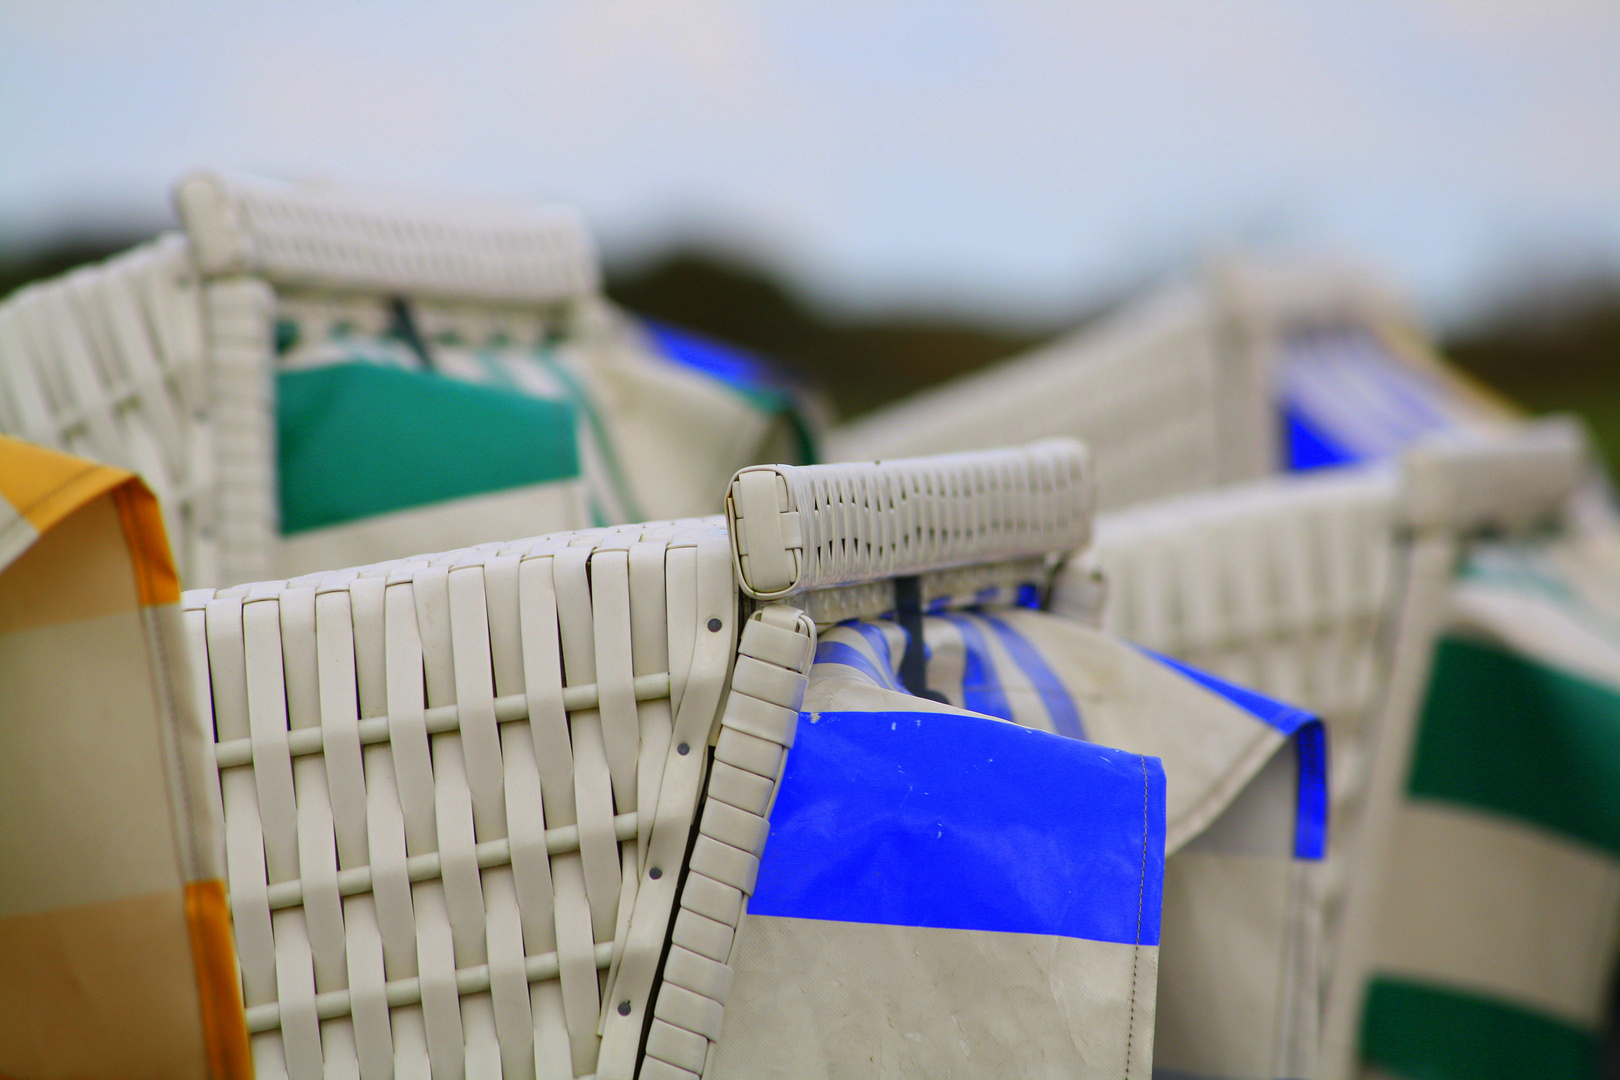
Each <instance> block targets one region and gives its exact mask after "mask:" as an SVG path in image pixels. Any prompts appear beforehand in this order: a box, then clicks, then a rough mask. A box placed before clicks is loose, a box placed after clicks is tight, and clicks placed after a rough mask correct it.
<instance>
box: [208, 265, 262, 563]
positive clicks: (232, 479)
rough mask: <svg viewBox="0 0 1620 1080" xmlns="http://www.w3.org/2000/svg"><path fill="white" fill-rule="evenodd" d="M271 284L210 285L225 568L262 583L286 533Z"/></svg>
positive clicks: (221, 546)
mask: <svg viewBox="0 0 1620 1080" xmlns="http://www.w3.org/2000/svg"><path fill="white" fill-rule="evenodd" d="M273 308H274V298H273V297H272V295H271V292H270V287H269V286H268V285H266V284H265V283H264V282H262V281H256V280H253V279H250V278H233V279H224V280H220V281H215V282H211V283H210V284H209V285H208V286H207V287H206V288H204V290H203V320H204V326H205V332H206V336H207V342H208V357H209V381H210V391H211V394H212V406H211V408H212V414H211V415H212V419H213V432H212V438H213V451H214V468H215V477H216V488H215V490H216V492H217V502H216V507H217V510H216V514H217V516H216V518H215V521H216V529H217V533H218V537H219V560H220V561H219V574H220V577H221V579H222V580H224V581H227V582H236V581H254V580H257V579H261V578H263V577H265V576H266V575H267V574H268V573H269V572H270V568H271V567H272V566H273V565H274V553H275V544H276V541H277V537H278V535H279V525H278V520H277V519H278V516H279V512H278V503H277V500H276V486H275V453H276V449H275V448H276V434H275V406H274V402H275V397H274V390H273V388H272V385H271V358H272V354H273V346H272V341H271V325H270V323H271V312H272V310H273Z"/></svg>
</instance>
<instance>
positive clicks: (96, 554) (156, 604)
mask: <svg viewBox="0 0 1620 1080" xmlns="http://www.w3.org/2000/svg"><path fill="white" fill-rule="evenodd" d="M179 599H180V586H179V582H178V580H177V577H176V574H175V570H174V562H173V559H172V558H171V556H170V553H169V546H168V542H167V540H166V538H165V536H164V531H163V524H162V520H161V518H160V517H159V514H158V508H157V502H156V500H155V499H154V498H153V497H152V494H151V493H150V492H149V491H148V490H147V489H146V487H145V485H144V484H142V483H141V481H140V480H139V479H138V478H137V477H135V476H134V475H132V474H131V473H127V472H124V471H122V470H119V469H113V468H109V467H107V466H104V465H98V464H95V463H93V462H89V461H84V460H82V459H79V458H74V457H69V456H67V455H64V454H59V453H56V452H54V451H50V450H45V449H42V448H40V447H37V446H33V445H31V444H29V443H24V442H19V441H17V440H14V439H7V438H4V437H0V822H4V827H3V828H0V1076H5V1077H8V1078H15V1080H54V1078H58V1077H60V1078H64V1080H65V1078H68V1077H106V1078H109V1080H111V1078H118V1080H125V1078H132V1077H164V1078H176V1080H178V1078H190V1077H210V1078H212V1080H234V1078H238V1077H241V1078H246V1077H249V1076H251V1075H252V1071H251V1066H250V1064H249V1060H248V1053H247V1028H246V1025H245V1023H244V1021H243V1014H242V1004H241V995H240V991H239V989H238V986H237V976H236V959H235V956H234V952H233V945H232V938H231V929H230V917H229V914H228V910H227V908H226V903H225V892H224V885H223V883H222V879H223V877H224V873H223V869H224V852H223V844H222V842H221V837H220V835H219V826H218V824H217V822H218V821H219V819H220V812H219V809H218V799H219V792H218V788H217V787H216V786H213V785H211V784H210V783H209V772H208V756H207V755H208V752H209V750H210V744H211V742H212V739H211V736H210V734H209V733H208V732H206V731H205V730H204V729H203V727H202V723H201V720H200V719H199V716H198V713H197V711H196V709H195V708H194V707H193V705H192V701H193V696H192V695H193V693H194V688H193V687H192V686H190V685H189V676H188V674H187V673H188V668H187V666H186V651H185V647H184V644H183V641H182V636H181V620H180V610H179V606H178V601H179Z"/></svg>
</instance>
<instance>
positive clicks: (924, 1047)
mask: <svg viewBox="0 0 1620 1080" xmlns="http://www.w3.org/2000/svg"><path fill="white" fill-rule="evenodd" d="M840 667H841V666H840V665H837V664H828V663H822V664H818V665H817V667H816V668H814V669H812V671H813V682H812V686H811V689H810V691H809V693H808V695H807V697H806V699H805V706H804V711H803V713H802V714H801V717H800V723H799V726H798V736H797V739H796V742H795V744H794V747H793V750H792V752H791V753H790V754H789V756H788V763H787V767H786V770H785V771H784V773H783V778H782V783H781V788H780V790H779V792H778V796H777V799H776V803H775V807H774V809H773V810H772V816H771V837H770V840H769V841H768V842H767V844H766V848H765V854H764V856H763V858H762V859H761V862H760V870H759V878H758V885H757V889H756V891H755V893H754V896H753V899H752V900H751V902H750V904H749V918H748V920H747V922H746V923H745V925H744V928H743V930H742V931H741V933H740V934H739V943H738V947H737V950H736V952H735V954H734V964H735V967H736V971H737V975H736V980H737V981H736V985H735V987H734V989H733V992H732V995H731V1002H730V1004H729V1005H728V1006H727V1013H726V1020H725V1030H724V1034H723V1036H722V1039H721V1041H720V1043H719V1045H718V1050H717V1056H716V1058H715V1061H714V1067H713V1069H712V1070H711V1073H710V1075H711V1076H716V1077H832V1076H850V1075H863V1076H924V1075H926V1076H940V1077H958V1076H960V1077H968V1076H1042V1077H1045V1076H1051V1077H1058V1076H1063V1077H1118V1076H1121V1075H1123V1076H1127V1077H1144V1078H1145V1077H1147V1076H1149V1075H1150V1072H1151V1065H1152V1029H1153V1010H1154V1004H1153V1003H1154V1000H1155V982H1156V972H1157V962H1158V948H1157V943H1158V932H1159V925H1158V909H1159V901H1160V896H1159V889H1160V884H1161V880H1162V872H1163V854H1162V853H1163V838H1164V833H1163V828H1164V818H1163V807H1164V802H1163V799H1164V788H1163V783H1164V781H1163V772H1162V770H1161V769H1160V767H1159V763H1158V762H1157V761H1155V760H1154V759H1152V758H1149V757H1145V756H1142V755H1139V754H1132V753H1125V752H1121V751H1115V750H1109V749H1106V748H1103V747H1099V746H1094V745H1090V744H1086V743H1083V742H1078V741H1074V740H1069V739H1062V738H1056V737H1054V736H1052V735H1050V734H1047V733H1044V732H1038V731H1031V730H1028V729H1023V728H1019V727H1017V726H1015V725H1012V724H1007V723H1004V722H999V721H996V720H993V719H990V718H987V717H982V716H975V715H972V714H970V713H967V712H965V711H963V710H960V709H955V708H950V707H947V706H940V705H937V704H935V703H931V702H923V701H920V699H917V698H913V697H911V696H909V695H906V694H904V693H900V692H896V691H893V690H889V689H885V688H882V687H878V686H874V685H872V684H870V683H866V684H865V685H863V682H864V680H863V678H862V677H861V676H859V675H857V676H855V677H853V678H850V677H841V676H840V675H839V673H838V672H839V670H840ZM829 669H831V671H830V672H829ZM814 673H821V675H822V677H820V678H814ZM829 676H830V677H829Z"/></svg>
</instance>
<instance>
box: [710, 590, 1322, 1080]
mask: <svg viewBox="0 0 1620 1080" xmlns="http://www.w3.org/2000/svg"><path fill="white" fill-rule="evenodd" d="M924 637H925V640H926V642H927V646H928V650H929V659H928V667H927V671H928V676H927V678H928V688H929V689H930V690H932V691H937V692H938V693H940V694H941V695H943V697H944V698H945V702H946V703H945V704H940V703H934V702H930V701H928V700H926V699H923V698H918V697H903V696H901V695H904V694H905V693H906V691H905V689H904V687H903V686H902V685H901V682H900V676H899V671H900V660H901V657H902V656H903V654H904V651H905V644H906V635H905V632H904V631H903V630H902V629H901V627H900V626H899V625H898V624H896V623H894V622H888V621H864V622H858V623H850V624H844V625H841V626H838V627H835V628H833V629H830V630H827V631H824V632H823V633H822V635H821V637H820V641H819V644H818V646H817V664H816V666H815V667H814V668H812V670H811V682H810V689H809V692H808V694H807V696H806V705H805V710H806V712H805V717H804V720H803V721H802V722H801V730H803V731H805V732H807V733H814V732H816V731H817V730H818V725H817V724H816V723H813V722H811V721H812V720H813V718H814V717H815V716H816V715H817V711H818V707H819V708H821V709H827V710H834V709H837V710H861V711H863V712H867V713H876V714H880V715H887V714H888V713H890V712H894V713H896V714H897V715H895V716H894V717H892V718H891V720H890V722H891V723H894V724H895V725H896V729H895V730H896V731H897V732H898V730H899V729H900V728H903V727H905V726H906V723H907V722H915V718H916V717H918V716H925V715H932V714H935V713H940V712H945V711H947V710H955V709H965V710H968V711H971V712H974V713H976V714H979V715H984V716H994V717H997V718H999V719H1002V720H1006V721H1012V722H1013V723H1016V724H1018V725H1019V726H1021V727H1026V728H1032V729H1036V730H1039V731H1044V732H1048V733H1051V734H1056V735H1061V736H1063V737H1065V738H1067V739H1070V740H1074V741H1079V742H1082V743H1091V744H1094V745H1096V746H1099V747H1104V746H1105V747H1111V748H1116V749H1118V750H1122V751H1125V752H1127V753H1133V754H1142V755H1147V756H1150V757H1157V758H1159V759H1161V760H1162V761H1163V763H1164V772H1165V777H1166V816H1165V837H1166V856H1167V861H1166V865H1165V880H1164V890H1165V891H1164V912H1163V923H1162V931H1163V932H1162V939H1161V940H1162V941H1163V943H1164V947H1163V948H1162V950H1160V961H1159V992H1158V998H1157V1016H1156V1030H1157V1034H1156V1037H1155V1040H1154V1051H1153V1053H1154V1067H1155V1069H1156V1070H1158V1073H1157V1074H1158V1075H1163V1074H1165V1073H1168V1074H1170V1075H1190V1076H1209V1077H1234V1078H1238V1077H1244V1078H1246V1077H1263V1078H1277V1077H1288V1076H1299V1075H1306V1074H1307V1070H1308V1069H1309V1068H1310V1066H1311V1064H1312V1060H1313V1053H1314V1048H1315V1039H1316V1023H1317V1013H1318V1010H1319V1008H1320V1002H1319V997H1318V994H1317V988H1316V983H1315V979H1316V957H1315V954H1314V948H1315V942H1316V933H1317V920H1318V918H1319V914H1320V913H1319V911H1318V909H1317V903H1318V897H1317V894H1316V890H1315V887H1314V882H1313V879H1314V871H1315V868H1316V866H1317V863H1318V861H1319V859H1320V857H1321V855H1322V853H1323V845H1324V843H1325V820H1326V786H1325V785H1326V774H1325V765H1326V762H1325V751H1324V747H1323V743H1322V737H1321V726H1320V724H1318V723H1317V722H1316V721H1315V720H1314V719H1313V718H1311V717H1309V716H1308V715H1306V714H1304V713H1302V712H1300V711H1299V710H1296V709H1292V708H1290V707H1288V706H1283V705H1279V704H1278V703H1275V702H1270V701H1268V700H1266V699H1264V698H1261V697H1259V696H1258V695H1253V694H1249V693H1247V692H1245V691H1242V690H1239V689H1238V688H1235V687H1231V686H1230V685H1228V684H1224V683H1221V682H1219V681H1218V680H1213V679H1211V678H1210V677H1208V676H1205V675H1203V674H1202V673H1196V672H1192V671H1190V670H1188V669H1183V668H1180V667H1178V666H1175V665H1172V664H1169V663H1167V662H1165V661H1163V660H1161V659H1159V658H1156V657H1152V656H1149V655H1146V654H1144V653H1142V652H1140V651H1138V650H1137V649H1135V648H1133V647H1131V646H1129V645H1126V644H1124V643H1122V642H1119V641H1117V640H1115V639H1112V638H1109V637H1107V636H1106V635H1103V634H1101V633H1098V632H1097V631H1094V630H1091V629H1089V628H1088V627H1085V626H1082V625H1080V624H1078V623H1075V622H1073V621H1071V620H1068V619H1064V618H1061V617H1058V616H1053V615H1048V614H1045V613H1041V612H1037V611H1031V610H1027V609H1001V610H978V611H963V612H949V613H939V614H936V615H932V616H929V617H927V618H926V620H925V623H924ZM908 717H909V718H911V720H910V721H908V720H907V719H906V718H908ZM879 726H880V727H881V725H879ZM803 737H809V735H807V736H801V738H803ZM794 752H795V753H799V750H798V749H797V748H796V749H795V751H794ZM794 760H795V759H794V758H793V757H791V756H790V758H789V767H788V773H787V774H786V776H785V777H784V781H783V796H782V798H783V799H787V798H788V792H789V791H790V790H791V787H790V784H791V781H792V778H793V776H794V768H795V766H794ZM919 786H920V785H919ZM779 806H780V803H779ZM780 828H781V825H780V823H779V822H777V820H776V819H775V818H773V835H775V833H776V831H777V830H779V829H780ZM837 836H838V834H834V835H833V836H831V837H830V838H829V842H832V841H836V840H837ZM771 852H772V849H771V848H770V846H769V844H768V845H767V848H766V863H765V866H762V870H761V895H762V896H768V895H769V894H768V893H767V892H766V890H765V884H766V882H767V880H768V879H767V877H766V873H765V867H767V866H769V864H770V860H771V857H772V855H771ZM768 905H769V901H768V900H767V907H766V908H764V909H762V908H761V907H760V904H759V901H758V900H757V899H756V901H755V903H754V904H753V905H752V906H751V907H750V912H751V913H752V914H754V915H757V914H758V913H759V912H760V911H761V910H767V911H768V910H769V906H768ZM748 927H749V928H748V930H747V931H746V933H745V943H746V942H747V941H749V940H752V935H755V934H761V935H762V934H763V933H764V932H763V931H756V930H755V929H754V920H753V919H752V918H751V919H750V921H749V924H748ZM1088 948H1092V949H1099V948H1100V946H1096V945H1092V946H1088ZM747 955H748V954H747V953H746V952H745V953H744V954H743V959H742V961H740V963H742V964H743V966H741V967H740V968H739V978H743V977H744V973H745V972H746V971H747V967H746V959H747ZM771 962H773V963H774V962H776V960H775V959H774V954H772V961H771ZM762 963H763V961H762ZM1096 970H1099V971H1101V970H1108V969H1107V968H1106V967H1105V966H1102V965H1100V964H1099V966H1098V967H1097V969H1096ZM834 974H835V973H832V972H829V973H828V977H829V978H831V977H833V975H834ZM741 997H742V999H743V1000H748V999H749V995H741ZM734 1011H735V1007H734ZM773 1019H774V1018H773ZM758 1022H759V1023H760V1024H761V1025H763V1024H764V1023H765V1022H766V1020H765V1019H764V1018H762V1019H761V1020H760V1021H758ZM1021 1022H1022V1021H1021ZM730 1023H731V1020H730V1019H729V1018H728V1028H727V1032H728V1035H727V1041H726V1042H723V1044H722V1058H721V1060H722V1062H724V1061H725V1054H726V1053H727V1052H728V1051H727V1049H726V1046H727V1045H728V1044H729V1039H730V1038H731V1033H732V1032H733V1031H734V1029H733V1028H731V1027H730V1026H729V1025H730ZM1034 1030H1037V1031H1038V1030H1039V1028H1038V1026H1037V1027H1036V1028H1035V1029H1034ZM1033 1037H1036V1036H1032V1038H1033ZM986 1068H988V1066H986ZM1054 1070H1055V1071H1053V1072H1051V1073H1043V1072H1040V1071H1038V1070H1034V1069H1033V1067H1032V1071H1030V1072H1027V1073H1019V1072H1010V1073H1007V1074H1006V1075H1049V1074H1050V1075H1074V1073H1067V1074H1066V1073H1063V1072H1062V1070H1061V1069H1060V1068H1056V1066H1055V1065H1054ZM982 1071H983V1070H981V1073H982ZM736 1075H742V1074H741V1073H738V1074H736ZM779 1075H800V1074H796V1073H792V1072H782V1073H780V1074H779ZM803 1075H825V1074H824V1073H818V1072H807V1073H804V1074H803ZM832 1075H839V1074H838V1073H836V1072H833V1073H832ZM962 1075H972V1074H971V1073H968V1072H964V1073H962ZM1079 1075H1091V1073H1080V1074H1079Z"/></svg>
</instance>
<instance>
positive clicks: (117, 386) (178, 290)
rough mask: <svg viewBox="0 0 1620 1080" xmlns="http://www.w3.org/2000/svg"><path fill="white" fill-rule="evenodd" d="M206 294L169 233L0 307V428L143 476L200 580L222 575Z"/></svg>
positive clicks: (188, 567) (190, 576) (183, 559)
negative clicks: (206, 364) (207, 381)
mask: <svg viewBox="0 0 1620 1080" xmlns="http://www.w3.org/2000/svg"><path fill="white" fill-rule="evenodd" d="M200 303H201V300H200V294H199V292H198V289H197V286H196V283H195V275H194V274H193V273H192V270H191V265H190V258H189V256H188V253H187V247H186V244H185V241H184V240H182V239H181V238H180V237H178V236H173V235H171V236H164V237H160V238H159V239H157V240H156V241H153V242H152V243H150V244H143V245H141V246H139V247H136V248H134V249H132V250H131V251H128V252H126V253H124V254H122V255H119V256H117V257H115V258H113V259H110V260H108V261H106V262H103V263H97V264H93V265H90V266H86V267H82V268H80V269H78V270H76V271H74V272H73V273H72V274H70V275H68V276H66V277H64V278H61V279H58V280H55V281H51V282H46V283H43V284H41V285H38V286H35V287H33V288H30V289H25V290H23V291H21V292H19V293H17V294H16V295H15V296H13V297H11V298H9V299H7V300H6V302H5V303H3V304H0V432H4V433H7V434H12V435H17V436H20V437H22V438H25V439H27V440H29V441H30V442H34V443H38V444H39V445H42V446H50V447H55V448H58V449H63V450H69V451H70V452H76V453H80V454H82V455H86V456H89V457H93V458H95V459H97V460H101V461H105V462H107V463H109V464H112V465H117V466H120V467H122V468H127V469H131V470H133V471H135V472H137V473H139V474H140V475H141V476H142V477H143V478H144V479H145V481H146V483H147V485H148V486H149V487H151V488H152V490H153V491H154V492H155V493H156V494H157V496H158V500H159V503H160V505H161V508H162V510H163V514H164V521H165V524H166V526H167V528H168V533H169V537H170V541H171V543H172V544H173V546H174V547H175V553H176V556H177V559H178V561H179V564H180V569H181V573H182V575H183V576H184V577H185V579H186V580H187V581H188V582H196V583H203V584H206V583H209V582H212V581H215V580H217V579H216V578H215V577H214V570H215V567H216V565H217V549H216V544H215V539H214V535H213V522H214V521H215V517H216V515H215V510H214V502H215V497H216V496H215V491H214V489H213V486H212V479H213V477H214V476H215V475H217V471H216V470H215V468H214V466H213V462H212V458H211V453H212V451H211V447H212V435H211V431H210V417H209V415H208V413H207V411H206V407H207V396H206V394H205V393H204V387H203V377H204V376H203V370H202V368H203V363H202V356H203V353H202V349H201V342H200V318H201V314H200Z"/></svg>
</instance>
